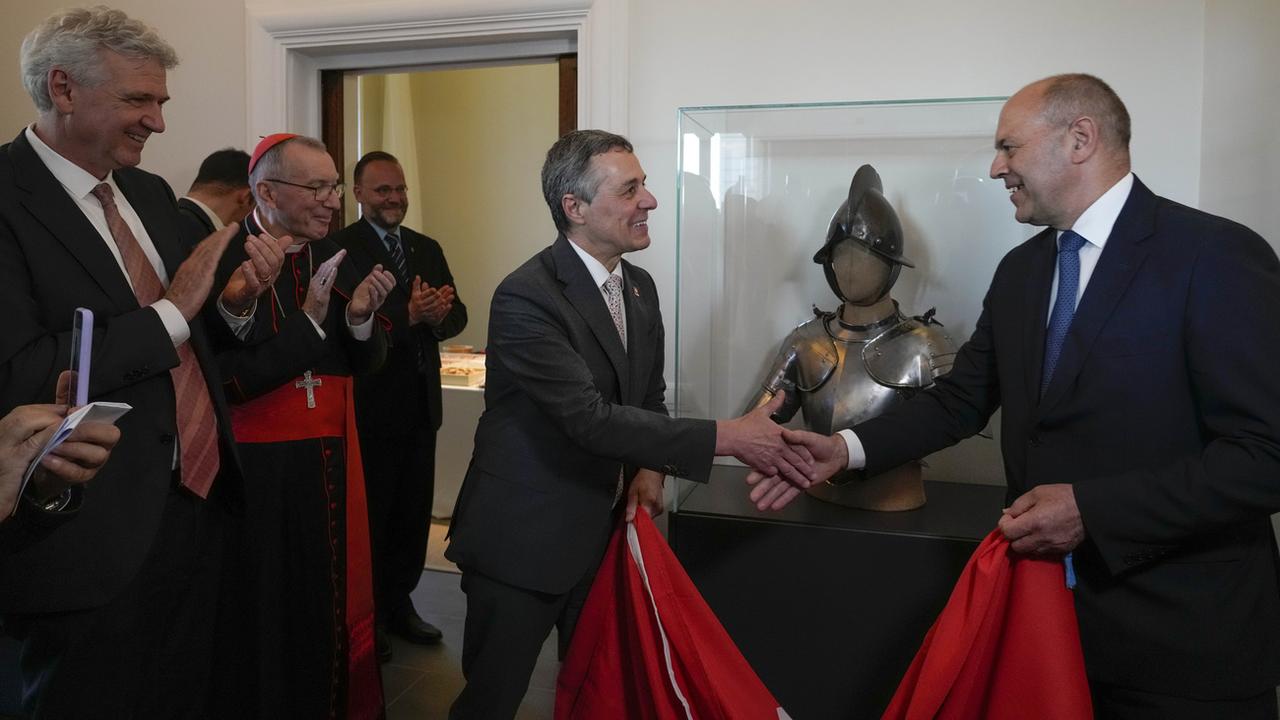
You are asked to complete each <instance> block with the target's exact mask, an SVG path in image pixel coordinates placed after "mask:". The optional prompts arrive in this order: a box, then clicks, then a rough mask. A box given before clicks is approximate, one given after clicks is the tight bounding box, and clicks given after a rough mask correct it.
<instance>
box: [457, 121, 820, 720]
mask: <svg viewBox="0 0 1280 720" xmlns="http://www.w3.org/2000/svg"><path fill="white" fill-rule="evenodd" d="M644 181H645V175H644V171H643V170H642V169H641V167H640V163H639V161H638V160H637V159H636V157H635V155H634V154H633V149H632V146H631V143H630V142H628V141H627V140H626V138H623V137H620V136H618V135H613V134H610V133H606V132H602V131H599V130H581V131H576V132H572V133H569V134H568V135H566V136H564V137H563V138H561V139H560V140H559V141H557V142H556V144H555V145H553V146H552V147H551V149H550V150H549V151H548V152H547V160H546V163H545V164H544V165H543V167H542V191H543V195H544V196H545V197H546V200H547V205H548V206H549V207H550V208H551V215H552V217H553V218H554V219H555V223H556V227H557V229H558V230H559V231H560V234H559V236H558V237H557V238H556V240H555V242H554V243H553V244H552V245H551V246H550V247H548V248H546V249H544V250H543V251H542V252H540V253H538V254H537V255H535V256H534V257H533V258H531V259H530V260H529V261H528V262H526V263H525V264H524V265H522V266H520V267H519V268H518V269H517V270H516V271H515V272H513V273H511V274H510V275H508V276H507V278H506V279H505V280H503V281H502V283H501V284H500V285H499V286H498V288H497V290H496V291H495V292H494V296H493V302H492V303H491V305H490V315H489V346H488V350H487V357H486V365H487V370H488V372H487V378H486V379H487V384H486V387H485V412H484V414H483V415H482V416H481V417H480V425H479V427H478V428H477V430H476V442H475V454H474V455H473V457H472V461H471V468H470V470H468V472H467V477H466V480H465V482H464V483H463V486H462V490H461V492H460V493H459V496H458V504H457V507H456V508H455V509H454V513H453V526H452V528H451V530H450V532H451V535H452V543H451V544H450V546H449V550H448V552H446V556H447V557H448V558H449V559H451V560H453V561H454V562H456V563H457V564H458V566H459V567H460V568H461V569H462V589H463V591H464V592H465V593H466V594H467V620H466V629H465V631H464V637H463V651H462V671H463V675H464V676H465V677H466V680H467V685H466V687H465V688H464V689H463V691H462V693H461V694H460V695H459V696H458V699H457V700H456V701H455V702H454V704H453V707H452V708H451V710H450V717H451V718H486V719H489V718H510V717H513V716H514V715H515V713H516V710H517V708H518V707H519V705H520V701H521V699H522V698H523V696H524V693H525V690H526V689H527V688H528V684H529V676H530V674H531V673H532V671H533V666H534V663H535V661H536V660H537V657H538V652H539V650H540V649H541V647H542V643H543V641H544V640H545V639H546V637H547V635H548V634H549V633H550V632H551V628H552V627H553V626H555V627H558V628H559V641H560V653H561V656H562V657H563V655H564V651H565V649H566V648H567V646H568V642H569V639H570V637H572V632H573V625H574V622H575V621H576V619H577V615H578V611H579V610H580V608H581V606H582V603H583V601H585V599H586V595H587V590H588V589H589V588H590V585H591V581H592V579H593V578H594V576H595V572H596V567H597V566H598V565H599V563H600V559H601V556H602V555H603V553H604V548H605V544H606V542H607V540H608V537H609V533H610V530H612V528H613V526H614V523H615V522H616V515H615V514H614V513H613V512H612V511H613V510H614V509H620V508H621V507H625V513H626V516H627V518H628V519H630V518H633V517H634V515H635V512H636V510H637V508H643V509H644V510H645V511H646V512H648V513H650V514H651V515H656V514H657V513H659V512H661V511H662V481H663V477H664V476H666V475H676V476H680V477H685V478H689V479H692V480H699V481H705V480H706V479H707V477H708V476H709V474H710V472H711V460H712V457H713V456H714V455H733V456H736V457H738V458H739V459H740V460H742V461H743V462H745V463H747V464H748V465H751V466H752V467H755V468H768V467H772V468H774V469H776V470H777V471H778V472H779V473H781V474H782V475H783V476H784V477H786V478H787V479H789V480H790V481H791V482H794V483H796V484H799V485H808V483H809V481H810V474H811V473H812V472H813V471H812V468H811V465H810V460H811V458H809V457H808V456H807V453H806V454H805V455H804V456H802V455H800V454H797V451H795V450H792V449H790V448H788V447H787V446H786V444H785V443H783V442H782V441H781V432H780V427H779V426H778V425H776V424H774V423H773V422H772V421H771V420H769V415H770V413H772V412H773V411H774V410H776V409H777V407H778V405H779V403H780V400H781V395H779V397H778V398H775V400H774V402H772V403H770V404H769V405H766V406H763V407H761V408H759V409H757V410H756V411H754V412H752V413H750V414H748V415H744V416H743V417H740V418H737V419H734V420H721V421H715V420H697V419H688V418H683V419H673V418H671V417H669V416H668V415H667V407H666V404H665V401H664V395H665V392H666V383H665V381H664V380H663V375H662V369H663V326H662V315H661V312H660V311H659V308H658V293H657V290H656V288H655V287H654V284H653V279H652V278H650V277H649V274H648V273H646V272H645V271H644V270H642V269H640V268H638V267H636V266H635V265H632V264H631V263H629V262H627V261H625V260H623V259H622V256H623V254H625V253H628V252H633V251H636V250H643V249H644V248H646V247H648V246H649V227H648V217H649V211H651V210H653V209H654V208H656V207H657V201H656V200H655V199H654V197H653V195H652V194H650V193H649V191H648V190H647V189H645V186H644ZM800 452H802V453H803V452H804V451H803V450H802V451H800Z"/></svg>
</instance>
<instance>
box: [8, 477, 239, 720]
mask: <svg viewBox="0 0 1280 720" xmlns="http://www.w3.org/2000/svg"><path fill="white" fill-rule="evenodd" d="M225 515H226V511H225V510H224V509H223V508H222V507H221V506H220V504H219V503H218V502H216V501H210V502H206V501H204V500H200V499H199V498H196V497H195V496H193V495H191V494H190V493H188V492H187V491H186V490H183V489H180V488H174V489H173V490H171V491H170V493H169V496H168V498H167V499H166V501H165V509H164V515H163V516H162V517H161V521H160V528H159V530H158V531H157V533H156V539H155V542H153V543H152V546H151V551H150V554H149V555H148V556H147V559H146V560H145V561H143V564H142V569H141V570H140V571H139V572H138V575H137V577H135V578H134V579H133V581H132V582H130V583H129V585H127V586H126V587H125V589H124V590H123V591H122V592H121V593H120V594H119V595H118V596H117V597H116V598H115V599H114V600H112V601H111V602H110V603H109V604H107V605H104V606H102V607H98V608H93V609H90V610H83V611H76V612H66V613H56V614H47V615H43V614H42V615H20V616H9V617H7V618H6V619H5V620H6V626H7V627H8V629H9V630H10V631H11V632H12V633H13V634H14V635H15V636H16V637H17V638H18V639H19V640H21V641H22V654H21V660H20V663H21V670H22V680H23V708H24V710H25V711H26V712H27V713H28V714H29V715H30V716H31V717H33V718H206V717H210V716H211V715H210V711H209V701H210V688H211V685H212V683H211V673H212V672H213V669H214V668H213V644H214V635H215V632H214V628H215V622H214V619H215V617H216V615H217V602H218V587H219V577H220V573H221V563H222V555H223V534H224V533H223V525H224V524H225V522H226V516H225Z"/></svg>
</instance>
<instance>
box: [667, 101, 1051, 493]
mask: <svg viewBox="0 0 1280 720" xmlns="http://www.w3.org/2000/svg"><path fill="white" fill-rule="evenodd" d="M1002 104H1003V99H1001V98H966V99H953V100H910V101H893V102H850V103H826V104H808V105H794V104H793V105H755V106H727V107H686V108H681V109H680V110H679V139H678V143H677V147H678V162H679V172H678V173H677V243H678V246H677V247H678V251H677V252H678V272H677V311H676V328H675V387H674V391H673V397H672V400H673V410H674V412H675V413H676V414H677V415H679V416H684V417H713V418H728V417H735V416H737V415H740V414H742V413H743V412H744V411H745V410H746V409H747V406H748V404H749V403H750V402H751V400H752V399H753V398H754V397H755V396H756V394H757V392H758V391H759V388H760V384H761V381H762V379H763V375H764V373H765V372H766V369H767V368H768V366H769V364H770V363H771V361H772V360H773V358H774V355H775V354H776V352H777V351H778V347H779V344H780V343H781V341H782V339H783V338H784V337H786V336H787V334H788V332H790V330H791V329H792V328H794V327H795V326H797V325H799V324H800V323H802V322H805V321H806V320H808V319H810V318H812V317H813V312H814V310H815V308H816V309H822V310H828V311H829V310H833V309H835V307H836V306H837V305H838V303H839V300H838V299H837V298H836V297H835V295H834V294H833V293H832V291H831V290H830V288H829V287H828V286H827V283H826V280H825V278H824V276H823V271H822V268H821V266H819V265H817V264H815V263H814V262H813V255H814V253H815V252H816V251H817V250H818V249H819V248H820V247H821V246H822V244H823V241H824V239H825V235H826V231H827V226H828V223H829V222H830V221H831V218H832V214H833V213H834V212H835V210H836V209H837V208H838V207H839V206H840V203H841V202H842V201H843V200H844V199H845V198H846V197H847V195H848V192H849V183H850V180H851V178H852V177H853V174H854V173H855V172H856V171H857V169H858V168H859V167H860V166H861V165H863V164H866V163H870V164H871V165H873V166H874V167H875V169H876V170H877V172H878V173H879V175H880V177H881V178H882V180H883V183H884V195H885V197H886V198H887V199H888V200H889V202H890V203H891V204H892V205H893V207H894V208H895V209H896V211H897V213H898V216H899V218H900V219H901V221H902V226H903V231H904V234H905V251H904V254H905V256H906V257H907V258H909V259H910V260H911V261H912V262H913V263H914V264H915V268H914V269H911V268H904V269H903V272H902V275H901V278H900V279H899V280H898V282H897V284H896V285H895V286H894V289H893V293H892V295H893V297H894V298H896V299H897V300H898V301H899V303H900V306H901V310H902V311H903V313H904V314H906V315H921V314H923V313H925V312H926V311H927V310H929V309H931V308H936V310H937V314H936V318H937V320H939V321H940V322H941V323H942V324H943V325H944V326H945V328H946V330H947V332H948V333H949V334H950V335H951V337H952V338H953V339H954V340H955V342H956V344H957V345H958V344H960V343H962V342H963V341H964V340H965V339H966V338H967V337H968V335H969V333H970V332H971V331H972V329H973V325H974V323H975V321H976V320H977V318H978V314H979V312H980V309H981V302H982V297H983V294H984V293H985V291H986V288H987V284H988V282H989V281H990V278H991V275H992V273H993V272H994V270H995V267H996V265H997V263H998V262H999V260H1000V258H1001V257H1002V256H1003V255H1004V254H1005V253H1006V252H1008V251H1009V250H1010V249H1011V248H1013V247H1014V246H1015V245H1017V244H1018V243H1020V242H1022V241H1023V240H1024V239H1026V238H1027V237H1030V235H1031V234H1032V233H1033V232H1034V230H1033V229H1031V228H1028V227H1026V226H1024V225H1020V224H1018V223H1017V222H1015V221H1014V219H1013V207H1012V205H1011V204H1010V203H1009V199H1008V193H1007V191H1006V190H1005V188H1004V184H1003V182H1002V181H1000V180H992V179H991V178H990V177H989V175H988V173H989V168H990V164H991V160H992V158H993V147H992V145H993V137H994V132H995V127H996V121H997V118H998V116H999V111H1000V107H1001V105H1002ZM792 422H793V423H794V424H800V423H801V420H800V418H799V416H797V418H796V419H795V420H793V421H792ZM993 426H994V423H993ZM718 462H721V463H722V464H724V465H726V466H732V465H734V464H735V463H734V462H733V461H732V460H724V461H718ZM727 469H728V467H722V468H717V471H718V472H717V475H721V476H723V475H724V472H723V471H724V470H727ZM925 477H926V480H932V481H939V480H941V481H950V482H970V483H985V484H1001V483H1002V482H1003V472H1002V470H1001V467H1000V460H999V450H998V446H997V443H996V442H992V441H991V440H990V439H984V438H975V439H973V440H969V441H966V442H964V443H961V444H960V445H959V446H957V447H955V448H951V449H949V450H947V451H944V452H942V453H938V454H936V455H934V456H932V457H930V458H928V459H927V467H926V470H925ZM694 485H695V484H693V483H685V482H683V481H682V482H680V483H678V484H677V488H678V490H677V497H676V504H675V507H674V508H673V509H675V510H679V507H680V503H681V502H682V501H683V500H684V499H685V498H687V497H688V494H689V492H691V491H692V490H693V488H694Z"/></svg>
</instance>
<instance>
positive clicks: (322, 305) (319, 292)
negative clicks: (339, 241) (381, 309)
mask: <svg viewBox="0 0 1280 720" xmlns="http://www.w3.org/2000/svg"><path fill="white" fill-rule="evenodd" d="M346 256H347V251H346V250H339V251H338V252H337V254H335V255H334V256H333V257H331V258H329V259H328V260H325V261H324V262H322V263H320V267H318V268H316V271H315V273H314V274H313V275H312V276H311V282H310V283H309V284H308V285H307V297H306V299H304V300H303V301H302V312H304V313H306V314H307V316H308V317H310V318H311V319H312V320H314V321H315V323H316V324H317V325H324V320H325V318H326V317H328V316H329V295H330V293H331V292H332V291H333V279H334V278H335V277H337V276H338V265H339V263H341V262H342V259H343V258H345V257H346ZM356 324H357V325H358V324H359V323H356Z"/></svg>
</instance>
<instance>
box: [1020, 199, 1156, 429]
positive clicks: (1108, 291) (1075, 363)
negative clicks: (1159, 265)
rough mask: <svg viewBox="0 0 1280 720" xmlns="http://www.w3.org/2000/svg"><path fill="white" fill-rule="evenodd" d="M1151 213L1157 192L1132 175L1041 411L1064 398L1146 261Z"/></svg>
mask: <svg viewBox="0 0 1280 720" xmlns="http://www.w3.org/2000/svg"><path fill="white" fill-rule="evenodd" d="M1154 218H1155V195H1153V194H1152V193H1151V191H1150V190H1148V189H1147V188H1146V186H1145V185H1143V184H1142V183H1140V182H1138V181H1137V179H1136V178H1135V179H1134V183H1133V190H1131V191H1130V192H1129V199H1128V200H1126V201H1125V204H1124V208H1123V209H1122V210H1121V211H1120V216H1119V217H1118V218H1116V224H1115V226H1114V227H1112V229H1111V236H1110V237H1108V238H1107V244H1106V246H1105V247H1104V248H1103V249H1102V257H1100V258H1098V265H1097V267H1095V268H1094V270H1093V275H1092V277H1090V279H1089V284H1088V285H1087V286H1086V287H1085V290H1084V295H1083V296H1082V297H1081V298H1080V305H1079V307H1077V308H1076V314H1075V316H1074V317H1073V318H1072V319H1071V328H1070V329H1069V330H1068V331H1067V337H1066V340H1065V342H1063V345H1062V354H1061V355H1060V356H1059V358H1058V367H1057V369H1055V370H1054V373H1053V379H1052V380H1051V381H1050V383H1049V387H1048V388H1046V389H1045V393H1044V398H1043V401H1042V402H1041V404H1040V411H1041V413H1042V414H1043V413H1044V412H1045V411H1047V410H1049V409H1051V408H1052V407H1053V406H1054V404H1056V403H1057V402H1058V401H1060V400H1061V399H1062V398H1063V396H1064V395H1065V394H1066V390H1067V388H1069V387H1071V385H1072V383H1073V382H1074V381H1075V378H1076V376H1077V375H1079V374H1080V370H1081V368H1082V367H1083V366H1084V361H1085V358H1087V357H1088V356H1089V350H1090V349H1091V348H1092V347H1093V342H1094V340H1096V339H1097V337H1098V333H1099V332H1100V331H1101V330H1102V326H1103V325H1105V324H1106V322H1107V320H1108V319H1109V318H1110V317H1111V314H1112V312H1113V311H1114V310H1115V307H1116V304H1117V303H1119V302H1120V299H1121V298H1122V297H1124V293H1125V290H1126V289H1128V287H1129V284H1130V282H1132V280H1133V277H1134V275H1136V274H1137V272H1138V269H1139V268H1140V267H1141V266H1142V263H1143V261H1144V260H1146V257H1147V254H1148V253H1149V252H1150V247H1149V246H1148V245H1147V243H1145V242H1144V241H1145V240H1146V239H1147V238H1148V237H1150V236H1151V233H1152V232H1154V230H1155V220H1154Z"/></svg>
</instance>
